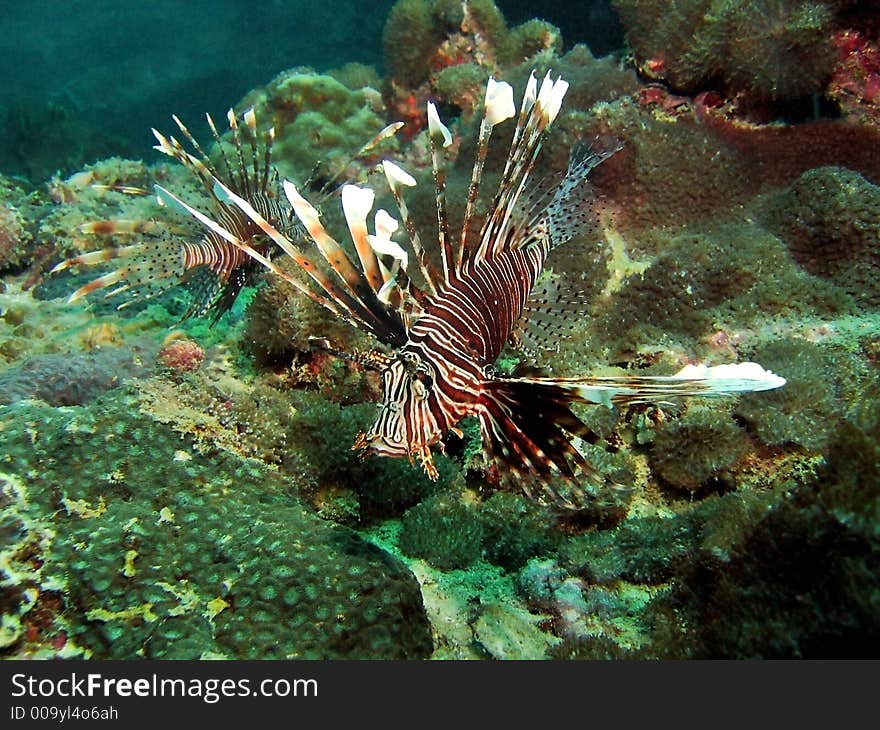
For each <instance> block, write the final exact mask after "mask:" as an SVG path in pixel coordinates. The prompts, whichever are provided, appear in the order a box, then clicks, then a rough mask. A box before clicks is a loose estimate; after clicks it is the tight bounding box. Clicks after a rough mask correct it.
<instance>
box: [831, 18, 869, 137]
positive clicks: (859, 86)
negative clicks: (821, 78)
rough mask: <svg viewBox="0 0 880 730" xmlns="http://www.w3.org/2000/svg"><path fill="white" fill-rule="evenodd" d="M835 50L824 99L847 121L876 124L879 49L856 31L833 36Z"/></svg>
mask: <svg viewBox="0 0 880 730" xmlns="http://www.w3.org/2000/svg"><path fill="white" fill-rule="evenodd" d="M833 40H834V45H835V47H836V48H837V51H838V54H839V56H838V62H837V65H836V66H835V67H834V73H833V75H832V77H831V82H830V83H829V84H828V96H829V97H830V98H831V99H833V100H834V101H836V102H837V104H838V106H839V107H840V111H841V112H842V114H843V115H844V116H845V117H846V118H847V119H849V120H851V121H856V122H862V123H868V124H873V125H874V126H876V125H877V124H878V122H880V48H878V45H877V43H876V42H871V41H870V40H868V39H867V38H866V37H865V36H864V35H863V34H862V33H860V32H859V31H856V30H843V31H839V32H837V33H835V34H834V35H833Z"/></svg>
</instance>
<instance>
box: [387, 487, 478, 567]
mask: <svg viewBox="0 0 880 730" xmlns="http://www.w3.org/2000/svg"><path fill="white" fill-rule="evenodd" d="M482 544H483V525H482V523H481V522H480V519H479V515H478V513H477V510H476V509H474V507H473V506H471V505H467V504H465V503H463V502H462V501H461V498H460V496H459V495H456V494H440V495H437V496H435V497H432V498H431V499H427V500H425V501H424V502H421V503H420V504H417V505H416V506H415V507H412V508H410V509H409V510H407V511H406V513H405V514H404V515H403V529H402V530H401V533H400V542H399V545H400V549H401V550H402V551H403V552H404V553H406V554H407V555H411V556H413V557H417V558H424V559H425V560H427V561H428V562H429V563H430V564H431V565H433V566H435V567H437V568H466V567H467V566H469V565H470V564H471V563H473V562H474V561H475V560H477V558H479V557H480V554H481V552H482Z"/></svg>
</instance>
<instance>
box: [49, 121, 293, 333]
mask: <svg viewBox="0 0 880 730" xmlns="http://www.w3.org/2000/svg"><path fill="white" fill-rule="evenodd" d="M172 118H173V119H174V122H175V123H176V125H177V127H178V128H179V129H180V131H181V133H182V135H183V136H184V138H185V139H186V140H187V141H188V142H189V143H190V145H191V146H192V148H193V150H194V151H195V154H191V153H189V152H187V151H186V149H184V147H183V145H182V144H181V143H180V142H179V141H178V140H176V139H175V138H174V137H169V138H166V137H165V136H163V135H162V134H160V133H159V132H157V131H156V130H155V129H154V130H153V135H154V136H155V137H156V139H157V141H158V143H159V144H158V145H156V147H155V149H157V150H159V151H160V152H163V153H164V154H166V155H168V156H169V157H172V158H174V159H176V160H177V161H179V162H180V163H182V164H183V165H184V166H185V167H186V168H187V169H188V170H189V171H190V172H191V173H192V175H193V176H194V177H195V178H196V179H197V180H198V181H199V183H200V184H201V186H202V187H203V188H204V190H205V192H206V194H207V195H208V197H209V198H210V200H211V204H212V207H213V211H212V213H213V216H214V218H216V220H218V221H220V222H221V223H222V225H223V226H224V228H225V229H227V230H229V231H234V233H235V236H236V237H237V238H238V239H240V240H243V241H248V242H249V243H250V245H251V246H253V247H254V248H255V249H256V250H259V251H262V252H263V253H268V252H269V250H270V248H271V247H272V244H271V243H270V242H269V240H268V239H267V238H266V237H265V236H264V235H263V233H262V231H261V230H260V228H259V227H258V226H257V225H255V224H254V223H253V221H251V220H250V218H248V217H247V216H246V215H245V214H244V213H242V211H241V210H240V209H239V208H238V207H237V206H235V205H230V204H229V203H228V202H226V201H225V200H221V199H218V198H217V196H216V195H215V194H214V181H215V179H219V180H222V181H223V183H224V185H226V186H228V187H229V188H230V189H232V190H234V191H235V192H236V193H237V194H238V195H241V196H242V197H244V198H246V199H247V200H248V201H249V202H250V204H251V205H252V206H253V207H254V208H255V209H256V210H258V211H260V214H261V215H262V216H263V217H264V218H265V219H266V220H269V221H272V224H273V225H274V226H275V227H277V228H278V229H279V230H284V231H289V230H290V218H289V215H288V213H287V211H286V210H285V208H286V206H284V207H283V206H282V205H281V202H280V197H281V196H280V192H281V191H280V186H279V184H278V176H277V173H276V172H275V170H274V168H272V165H271V157H272V143H273V140H274V130H273V129H270V130H269V131H268V132H266V133H265V134H264V135H263V137H262V139H259V135H258V133H257V128H256V117H255V115H254V112H253V110H248V111H246V112H245V113H244V115H243V121H244V129H245V130H247V131H246V132H244V134H242V133H241V131H240V126H239V119H238V117H237V116H236V115H235V113H234V112H233V111H232V110H231V109H230V110H229V112H228V114H227V119H228V121H229V127H230V129H231V131H232V137H233V143H234V147H235V150H234V154H233V157H232V159H230V157H229V156H227V154H226V153H225V152H224V149H223V146H222V145H221V144H220V135H219V133H218V131H217V127H216V126H215V124H214V121H213V119H211V117H210V115H208V117H207V119H208V124H209V126H210V128H211V132H212V134H213V136H214V139H215V141H216V142H217V148H218V149H219V150H220V153H219V154H220V165H219V169H218V167H217V166H215V165H214V164H213V163H212V162H211V160H210V159H209V157H208V156H207V155H206V154H205V152H204V151H203V150H202V148H201V146H200V145H199V143H198V142H197V141H196V139H195V138H194V137H193V136H192V134H190V132H189V130H188V129H187V128H186V127H185V126H184V124H183V123H182V122H181V121H180V120H179V119H178V118H177V117H176V116H174V117H172ZM243 136H246V137H248V140H246V141H243V140H242V137H243ZM246 146H247V147H248V148H249V149H246V148H245V147H246ZM221 170H222V172H221ZM157 190H158V193H159V202H160V204H168V203H171V204H172V206H173V207H175V208H178V209H181V208H182V209H183V210H184V211H185V212H186V213H187V214H189V213H190V209H189V206H187V205H186V204H184V203H182V202H181V201H179V200H177V199H175V198H173V197H169V196H168V195H166V194H164V191H163V190H162V189H161V188H157ZM285 215H288V218H287V219H285ZM82 230H83V232H85V233H97V234H102V235H111V234H112V235H131V236H133V235H140V234H145V233H146V234H153V235H152V236H150V237H148V238H145V239H144V240H142V241H140V242H138V243H135V244H132V245H128V246H122V247H117V248H106V249H103V250H100V251H94V252H91V253H87V254H83V255H82V256H77V257H75V258H71V259H68V260H66V261H63V262H61V263H60V264H58V265H57V266H56V267H55V268H54V269H53V272H57V271H62V270H64V269H68V268H71V267H73V266H82V265H86V266H89V265H97V264H103V263H107V262H111V261H112V262H114V263H115V264H116V268H115V269H114V270H113V271H111V272H110V273H108V274H106V275H104V276H101V277H99V278H97V279H95V280H93V281H91V282H89V283H88V284H86V285H85V286H83V287H81V288H79V289H77V290H76V291H75V292H74V293H73V294H72V295H71V296H70V301H76V300H77V299H80V298H81V297H84V296H87V295H89V294H92V293H94V292H96V291H100V290H105V289H109V291H108V292H107V293H106V296H107V297H112V296H115V295H117V294H121V293H123V292H125V293H126V301H125V302H123V303H122V304H121V305H120V308H122V307H125V306H127V305H129V304H131V303H133V302H134V301H137V300H139V299H150V298H152V297H155V296H157V295H159V294H162V293H164V292H166V291H168V290H169V289H171V288H173V287H175V286H177V285H178V284H181V283H183V284H185V285H186V286H187V287H188V288H189V290H190V292H191V293H192V295H193V301H192V304H191V306H190V307H189V309H188V310H187V312H186V313H185V315H184V319H185V318H188V317H191V316H203V315H206V314H209V313H210V315H211V317H212V319H213V321H214V322H216V321H217V320H218V319H219V318H220V317H221V316H222V315H223V314H224V313H225V312H226V311H227V310H229V309H230V308H231V307H232V305H233V303H234V302H235V300H236V298H237V297H238V295H239V293H240V292H241V290H242V288H243V287H244V286H246V285H248V284H251V283H253V282H254V279H255V277H256V276H257V275H258V274H260V273H261V272H262V267H261V266H260V265H259V264H258V263H256V262H255V261H254V260H253V259H251V258H250V257H249V256H248V255H247V254H246V253H244V252H243V251H242V250H241V249H240V248H237V247H236V246H234V245H232V244H231V243H229V242H228V241H226V240H224V239H223V238H222V237H220V236H218V235H217V234H216V233H214V232H213V231H211V230H209V229H208V230H206V231H205V233H204V235H202V237H201V238H200V239H198V240H196V241H192V240H189V239H187V238H185V237H182V236H181V235H176V234H175V233H173V232H172V231H171V230H170V229H169V228H168V227H163V226H161V225H160V224H157V223H154V222H131V221H96V222H92V223H87V224H85V225H84V226H83V227H82Z"/></svg>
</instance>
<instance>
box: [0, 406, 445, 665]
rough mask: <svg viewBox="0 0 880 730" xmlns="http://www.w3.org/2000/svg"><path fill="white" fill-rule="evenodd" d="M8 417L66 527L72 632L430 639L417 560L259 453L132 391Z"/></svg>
mask: <svg viewBox="0 0 880 730" xmlns="http://www.w3.org/2000/svg"><path fill="white" fill-rule="evenodd" d="M0 424H2V429H3V434H4V448H5V451H6V457H5V464H4V468H5V469H7V470H8V471H11V472H12V473H13V474H17V475H19V477H18V478H19V479H24V480H26V486H27V493H28V499H29V501H30V509H29V515H30V516H32V517H33V518H34V519H39V520H40V521H41V522H42V524H44V525H45V526H46V529H52V530H54V531H55V532H57V533H58V534H63V535H64V539H63V540H61V539H57V540H56V539H52V540H51V544H49V545H48V546H47V547H45V548H44V549H43V556H44V557H43V560H44V563H43V566H42V571H43V573H42V574H44V575H46V576H52V577H54V578H55V579H56V580H57V581H58V582H59V583H61V584H62V585H63V586H64V589H63V591H62V597H63V613H64V614H65V616H66V617H67V620H68V621H69V623H70V632H71V637H70V638H71V639H73V640H74V641H75V642H77V644H78V645H80V646H82V647H83V648H85V649H87V650H88V651H89V652H90V653H91V655H92V656H93V657H104V658H132V657H135V656H142V657H147V658H190V659H193V658H199V657H204V656H224V657H229V658H263V659H265V658H270V657H275V658H283V657H301V658H309V657H311V658H342V657H349V658H356V657H372V658H376V657H386V658H407V657H409V658H415V657H422V656H426V655H427V654H429V653H430V651H431V639H430V634H429V631H428V626H427V622H426V620H425V617H424V612H423V609H422V601H421V597H420V595H419V591H418V587H417V585H416V583H415V581H414V580H413V578H412V576H411V575H410V574H409V572H408V571H407V570H406V569H405V568H404V567H403V566H402V565H400V564H399V563H398V562H396V561H395V560H393V559H392V558H391V557H390V556H389V555H387V554H386V553H384V552H383V551H381V550H379V549H378V548H376V547H375V546H372V545H370V544H369V543H366V542H364V541H363V540H362V539H360V538H358V537H357V536H356V535H355V534H354V533H352V532H350V531H348V530H346V529H344V528H341V527H330V526H328V525H327V524H326V523H324V522H323V521H321V520H320V519H319V518H317V517H315V516H314V515H312V514H311V513H309V512H308V511H306V510H304V509H303V508H302V507H301V506H300V505H299V504H298V503H297V501H296V499H295V498H294V497H293V496H292V491H291V486H292V485H291V484H290V483H288V482H285V480H283V479H281V478H279V477H277V476H275V475H273V474H272V472H270V471H269V470H267V469H266V468H265V467H264V466H262V465H260V464H259V463H257V462H253V461H246V460H243V459H238V458H235V457H232V456H231V455H224V454H223V453H217V454H215V455H214V456H213V457H212V458H211V459H205V458H203V457H200V456H199V455H198V454H197V453H195V454H194V453H193V451H192V443H191V442H190V441H187V440H181V438H180V437H179V435H178V434H176V433H174V432H173V431H171V430H170V429H168V428H166V427H164V426H161V425H160V424H158V423H157V422H156V421H154V420H152V419H151V418H149V417H146V416H144V415H142V414H140V413H139V410H138V407H137V401H136V399H133V397H132V396H131V395H126V394H124V393H118V394H116V395H114V396H112V397H108V398H105V399H104V400H102V401H99V402H97V403H96V404H95V406H94V407H92V408H90V409H82V408H76V409H67V410H53V409H50V408H47V407H46V406H40V405H35V404H20V405H16V406H10V407H7V408H5V409H2V410H0ZM135 444H141V446H136V445H135ZM59 456H61V457H62V458H59ZM37 464H39V465H40V466H39V469H37V468H36V465H37ZM171 485H174V487H172V486H171ZM59 507H61V509H59ZM4 514H6V511H5V510H4ZM291 536H293V537H291ZM353 595H354V596H357V597H358V599H357V600H356V601H352V600H351V596H353ZM19 641H21V639H19ZM15 647H16V643H15V642H13V643H12V644H11V645H9V646H7V648H6V651H9V650H10V648H12V649H15Z"/></svg>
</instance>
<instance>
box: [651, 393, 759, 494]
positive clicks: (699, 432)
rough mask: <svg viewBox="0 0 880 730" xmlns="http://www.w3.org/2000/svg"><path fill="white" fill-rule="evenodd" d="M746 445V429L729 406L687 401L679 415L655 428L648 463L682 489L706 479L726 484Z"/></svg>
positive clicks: (730, 483) (730, 482)
mask: <svg viewBox="0 0 880 730" xmlns="http://www.w3.org/2000/svg"><path fill="white" fill-rule="evenodd" d="M748 449H749V444H748V440H747V438H746V433H745V432H744V431H743V429H742V428H740V427H739V426H738V425H737V424H736V422H735V421H734V420H733V415H732V413H731V412H730V409H729V408H724V407H720V406H719V405H717V404H713V405H710V406H706V405H703V404H691V405H689V406H688V408H687V410H686V411H685V413H684V414H683V415H682V416H681V417H680V418H673V419H670V420H668V421H666V422H665V423H662V424H661V425H660V427H659V428H658V429H657V431H656V435H655V437H654V441H653V445H652V451H651V453H652V457H653V458H652V466H653V467H654V471H655V473H656V474H657V476H658V477H659V478H660V479H662V480H663V482H664V483H666V484H668V485H670V486H672V487H674V488H676V489H681V490H685V491H686V492H695V491H697V490H698V489H700V488H701V487H703V486H705V485H706V484H707V483H708V482H709V481H710V480H711V481H712V482H713V483H714V484H715V485H717V486H718V487H720V488H724V487H727V488H730V487H732V486H733V481H734V480H733V479H732V478H731V475H732V472H733V470H734V467H735V465H736V463H737V461H738V460H739V459H741V458H742V457H743V456H744V455H745V454H746V452H747V451H748Z"/></svg>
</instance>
